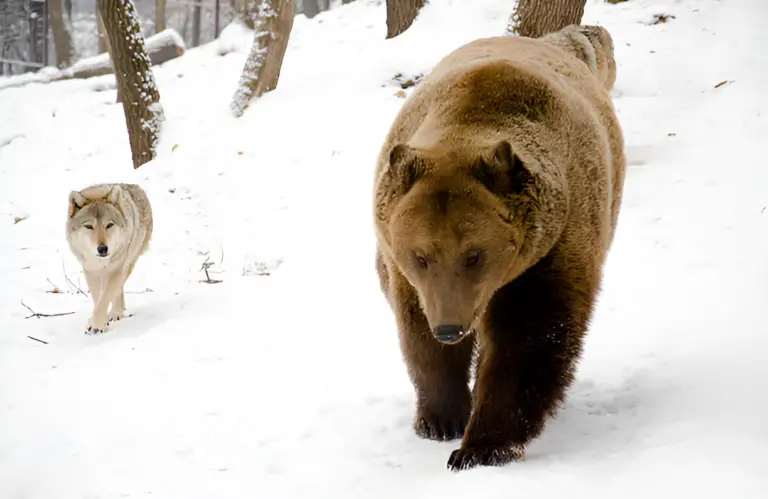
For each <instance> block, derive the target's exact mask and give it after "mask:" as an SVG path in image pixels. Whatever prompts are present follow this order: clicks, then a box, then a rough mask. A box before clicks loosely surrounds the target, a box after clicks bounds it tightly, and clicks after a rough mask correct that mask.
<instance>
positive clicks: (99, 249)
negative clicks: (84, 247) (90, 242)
mask: <svg viewBox="0 0 768 499" xmlns="http://www.w3.org/2000/svg"><path fill="white" fill-rule="evenodd" d="M96 251H97V252H98V253H99V256H107V251H109V248H108V247H107V245H106V244H100V245H98V246H97V247H96Z"/></svg>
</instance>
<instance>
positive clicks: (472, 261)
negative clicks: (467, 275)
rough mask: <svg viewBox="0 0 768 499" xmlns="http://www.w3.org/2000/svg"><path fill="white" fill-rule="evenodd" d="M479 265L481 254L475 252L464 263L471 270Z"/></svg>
mask: <svg viewBox="0 0 768 499" xmlns="http://www.w3.org/2000/svg"><path fill="white" fill-rule="evenodd" d="M478 263H480V252H479V251H473V252H471V253H470V254H469V255H468V256H467V259H466V260H465V261H464V266H465V267H467V268H468V269H471V268H472V267H476V266H477V264H478Z"/></svg>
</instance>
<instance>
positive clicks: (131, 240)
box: [66, 184, 153, 334]
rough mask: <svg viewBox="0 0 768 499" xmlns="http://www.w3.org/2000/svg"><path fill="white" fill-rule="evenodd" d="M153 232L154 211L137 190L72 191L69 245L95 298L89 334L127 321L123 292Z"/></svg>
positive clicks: (116, 186)
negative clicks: (115, 323) (120, 321)
mask: <svg viewBox="0 0 768 499" xmlns="http://www.w3.org/2000/svg"><path fill="white" fill-rule="evenodd" d="M152 229H153V219H152V207H151V205H150V203H149V199H148V198H147V195H146V193H145V192H144V190H143V189H142V188H141V187H139V186H138V185H135V184H96V185H91V186H89V187H86V188H85V189H83V190H80V191H72V192H70V194H69V210H68V218H67V224H66V234H67V242H68V244H69V248H70V250H71V251H72V253H73V254H74V255H75V257H76V258H77V260H78V261H79V262H80V264H81V265H82V266H83V272H84V273H85V280H86V282H87V283H88V290H89V291H90V293H91V298H93V312H92V314H91V317H90V319H89V320H88V324H87V326H86V331H85V333H86V334H98V333H103V332H104V331H105V330H106V328H107V324H109V323H111V322H112V321H118V320H120V319H122V318H124V317H126V312H125V295H124V292H123V287H124V285H125V281H126V280H127V279H128V277H129V276H130V275H131V272H133V268H134V266H135V265H136V262H137V260H138V259H139V257H140V256H141V255H143V254H144V252H145V251H146V249H147V246H148V245H149V241H150V238H151V237H152ZM110 307H111V308H110Z"/></svg>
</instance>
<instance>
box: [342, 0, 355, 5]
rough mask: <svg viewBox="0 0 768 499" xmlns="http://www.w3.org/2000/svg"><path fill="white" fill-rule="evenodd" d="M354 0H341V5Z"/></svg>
mask: <svg viewBox="0 0 768 499" xmlns="http://www.w3.org/2000/svg"><path fill="white" fill-rule="evenodd" d="M354 1H355V0H341V5H346V4H348V3H352V2H354Z"/></svg>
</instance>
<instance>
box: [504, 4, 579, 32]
mask: <svg viewBox="0 0 768 499" xmlns="http://www.w3.org/2000/svg"><path fill="white" fill-rule="evenodd" d="M516 3H517V5H516V6H515V9H514V10H513V12H512V15H511V16H510V18H509V23H508V25H507V33H508V34H510V35H518V36H527V37H531V38H538V37H540V36H544V35H546V34H547V33H554V32H555V31H559V30H561V29H563V28H565V27H566V26H568V25H570V24H581V17H582V16H583V15H584V5H585V4H586V0H517V2H516Z"/></svg>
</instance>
